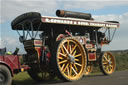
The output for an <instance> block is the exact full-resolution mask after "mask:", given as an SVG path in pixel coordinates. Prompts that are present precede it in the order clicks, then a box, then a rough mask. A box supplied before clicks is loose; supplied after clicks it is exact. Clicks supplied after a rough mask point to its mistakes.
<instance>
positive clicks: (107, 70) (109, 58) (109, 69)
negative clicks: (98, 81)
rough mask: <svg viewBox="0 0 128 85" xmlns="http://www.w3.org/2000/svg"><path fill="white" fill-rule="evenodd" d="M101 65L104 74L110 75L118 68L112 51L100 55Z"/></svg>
mask: <svg viewBox="0 0 128 85" xmlns="http://www.w3.org/2000/svg"><path fill="white" fill-rule="evenodd" d="M99 65H100V70H101V71H102V72H103V73H104V75H110V74H112V73H113V72H114V71H115V68H116V60H115V57H114V56H113V55H112V54H111V53H110V52H104V53H102V54H101V56H100V60H99Z"/></svg>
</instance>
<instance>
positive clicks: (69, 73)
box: [67, 67, 70, 76]
mask: <svg viewBox="0 0 128 85" xmlns="http://www.w3.org/2000/svg"><path fill="white" fill-rule="evenodd" d="M67 72H68V76H69V75H70V73H69V67H67Z"/></svg>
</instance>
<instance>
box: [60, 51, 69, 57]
mask: <svg viewBox="0 0 128 85" xmlns="http://www.w3.org/2000/svg"><path fill="white" fill-rule="evenodd" d="M59 54H60V55H62V56H64V57H67V56H66V55H65V54H62V53H60V52H59Z"/></svg>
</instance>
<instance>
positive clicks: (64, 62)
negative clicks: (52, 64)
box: [59, 60, 67, 64]
mask: <svg viewBox="0 0 128 85" xmlns="http://www.w3.org/2000/svg"><path fill="white" fill-rule="evenodd" d="M65 62H67V60H63V61H61V62H59V64H62V63H65Z"/></svg>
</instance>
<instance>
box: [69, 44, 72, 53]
mask: <svg viewBox="0 0 128 85" xmlns="http://www.w3.org/2000/svg"><path fill="white" fill-rule="evenodd" d="M69 49H70V52H69V53H71V50H72V46H71V45H70V46H69Z"/></svg>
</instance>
